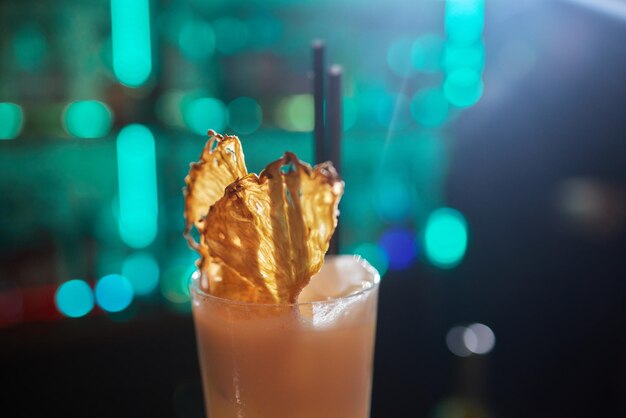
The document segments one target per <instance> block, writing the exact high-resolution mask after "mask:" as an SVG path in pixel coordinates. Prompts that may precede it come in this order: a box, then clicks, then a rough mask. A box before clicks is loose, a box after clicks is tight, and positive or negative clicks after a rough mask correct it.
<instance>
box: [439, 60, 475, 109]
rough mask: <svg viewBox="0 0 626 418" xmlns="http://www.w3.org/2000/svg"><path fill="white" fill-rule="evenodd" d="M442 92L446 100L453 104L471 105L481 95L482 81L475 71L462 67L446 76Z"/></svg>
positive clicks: (458, 105)
mask: <svg viewBox="0 0 626 418" xmlns="http://www.w3.org/2000/svg"><path fill="white" fill-rule="evenodd" d="M443 92H444V94H445V96H446V99H447V100H448V102H450V104H453V105H454V106H457V107H468V106H472V105H474V104H476V103H477V102H478V101H479V100H480V98H481V96H482V95H483V81H482V79H481V77H480V74H479V73H477V72H476V71H474V70H470V69H467V68H463V69H460V70H456V71H454V72H452V73H450V74H449V75H448V76H447V77H446V81H445V82H444V84H443Z"/></svg>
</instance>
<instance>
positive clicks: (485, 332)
mask: <svg viewBox="0 0 626 418" xmlns="http://www.w3.org/2000/svg"><path fill="white" fill-rule="evenodd" d="M463 343H464V344H465V347H466V348H467V349H468V350H469V351H471V352H472V353H474V354H487V353H489V352H490V351H491V350H493V347H494V346H495V344H496V336H495V334H494V333H493V331H492V330H491V328H489V327H488V326H487V325H484V324H479V323H476V324H472V325H470V326H468V327H467V329H466V330H465V331H464V332H463Z"/></svg>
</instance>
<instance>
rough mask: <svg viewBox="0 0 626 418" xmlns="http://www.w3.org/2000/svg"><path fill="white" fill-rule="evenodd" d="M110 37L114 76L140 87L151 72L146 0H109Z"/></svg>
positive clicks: (122, 81)
mask: <svg viewBox="0 0 626 418" xmlns="http://www.w3.org/2000/svg"><path fill="white" fill-rule="evenodd" d="M111 33H112V39H113V70H114V72H115V76H116V77H117V79H118V80H119V81H120V83H122V84H124V85H126V86H129V87H139V86H141V85H142V84H144V83H145V82H146V80H148V77H150V73H151V72H152V51H151V45H150V2H149V0H111Z"/></svg>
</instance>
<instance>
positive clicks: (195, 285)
mask: <svg viewBox="0 0 626 418" xmlns="http://www.w3.org/2000/svg"><path fill="white" fill-rule="evenodd" d="M327 257H332V258H335V257H337V258H338V257H346V258H347V257H349V258H351V259H352V260H354V261H355V262H356V263H357V264H359V265H360V266H361V267H363V268H364V269H365V270H366V271H367V273H368V277H371V278H372V281H371V282H370V283H371V285H370V286H369V287H366V288H364V289H361V290H359V291H358V292H355V293H350V294H349V295H346V296H339V297H335V298H330V299H324V300H313V301H307V302H295V303H259V302H245V301H241V300H233V299H226V298H221V297H219V296H214V295H211V294H210V293H207V292H205V291H204V290H202V289H201V288H200V285H199V281H200V280H199V279H200V277H201V274H200V270H199V269H196V270H195V271H194V272H193V274H192V275H191V278H190V280H189V289H190V293H197V294H198V295H200V296H202V297H204V298H206V299H208V300H212V301H215V302H216V303H221V304H224V305H236V306H242V307H259V308H277V307H280V308H284V307H300V306H307V305H320V304H321V305H324V304H333V303H337V302H340V301H346V300H350V299H354V298H357V297H359V296H361V295H364V294H368V293H370V292H371V291H373V290H375V289H378V286H379V285H380V273H378V270H376V268H374V267H373V266H372V265H371V264H370V263H369V262H368V261H367V260H366V259H365V258H363V257H361V256H360V255H351V254H339V255H329V256H327ZM192 304H193V302H192Z"/></svg>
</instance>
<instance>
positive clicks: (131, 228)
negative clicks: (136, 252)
mask: <svg viewBox="0 0 626 418" xmlns="http://www.w3.org/2000/svg"><path fill="white" fill-rule="evenodd" d="M117 170H118V188H119V205H120V214H119V230H120V237H121V238H122V241H124V242H125V243H126V244H127V245H129V246H130V247H133V248H144V247H146V246H148V245H150V244H151V243H152V241H154V239H155V238H156V235H157V225H158V224H157V216H158V211H159V208H158V199H157V184H156V154H155V146H154V136H153V135H152V132H150V130H149V129H148V128H146V127H145V126H143V125H138V124H134V125H129V126H126V127H125V128H124V129H122V130H121V131H120V133H119V135H118V137H117Z"/></svg>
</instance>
